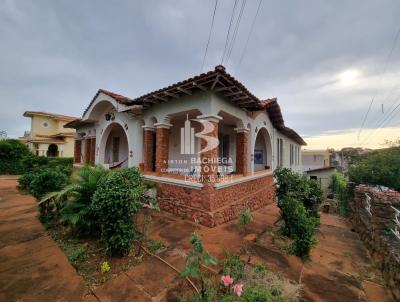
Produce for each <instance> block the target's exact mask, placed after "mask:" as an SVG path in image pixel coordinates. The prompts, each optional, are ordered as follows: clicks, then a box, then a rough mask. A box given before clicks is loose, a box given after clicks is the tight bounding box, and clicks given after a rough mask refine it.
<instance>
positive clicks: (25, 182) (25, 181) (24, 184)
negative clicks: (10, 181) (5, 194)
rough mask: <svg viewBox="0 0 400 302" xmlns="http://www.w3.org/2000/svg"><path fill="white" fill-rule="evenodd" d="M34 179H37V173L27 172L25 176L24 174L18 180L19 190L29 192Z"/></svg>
mask: <svg viewBox="0 0 400 302" xmlns="http://www.w3.org/2000/svg"><path fill="white" fill-rule="evenodd" d="M34 178H35V173H33V172H27V173H25V174H22V175H21V176H20V178H19V179H18V188H19V189H22V190H26V191H29V189H30V187H31V182H32V180H33V179H34Z"/></svg>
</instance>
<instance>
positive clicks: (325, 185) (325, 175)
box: [304, 167, 335, 194]
mask: <svg viewBox="0 0 400 302" xmlns="http://www.w3.org/2000/svg"><path fill="white" fill-rule="evenodd" d="M334 171H335V167H325V168H318V169H313V170H308V171H305V172H304V173H305V174H306V175H307V177H308V178H309V179H314V180H316V181H318V182H319V183H320V184H321V189H322V191H324V193H325V194H327V193H328V191H329V186H330V185H331V183H332V174H333V172H334Z"/></svg>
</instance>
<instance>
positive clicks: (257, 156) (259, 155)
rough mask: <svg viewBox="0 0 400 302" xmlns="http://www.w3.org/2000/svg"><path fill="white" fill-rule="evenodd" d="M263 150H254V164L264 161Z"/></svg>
mask: <svg viewBox="0 0 400 302" xmlns="http://www.w3.org/2000/svg"><path fill="white" fill-rule="evenodd" d="M263 153H264V152H263V150H254V163H255V164H256V165H262V164H263V163H264V154H263Z"/></svg>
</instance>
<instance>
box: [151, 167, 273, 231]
mask: <svg viewBox="0 0 400 302" xmlns="http://www.w3.org/2000/svg"><path fill="white" fill-rule="evenodd" d="M158 188H159V189H158V201H159V204H160V207H161V209H163V210H165V211H168V212H171V213H174V214H177V215H180V216H185V217H187V218H188V219H190V220H195V221H198V222H199V223H200V224H202V225H205V226H208V227H214V226H216V225H219V224H222V223H225V222H228V221H231V220H233V219H236V218H237V216H238V215H239V213H240V212H241V211H242V210H243V209H244V208H246V207H250V208H251V209H252V210H256V209H259V208H261V207H263V206H265V205H268V204H271V203H273V202H274V201H275V187H274V180H273V177H272V175H268V176H264V177H261V178H257V179H253V180H249V181H246V182H243V183H238V184H234V185H231V186H229V187H224V188H220V189H216V188H215V187H213V186H212V185H211V184H205V185H204V187H203V188H201V189H194V188H186V187H182V186H178V185H171V184H163V183H159V184H158Z"/></svg>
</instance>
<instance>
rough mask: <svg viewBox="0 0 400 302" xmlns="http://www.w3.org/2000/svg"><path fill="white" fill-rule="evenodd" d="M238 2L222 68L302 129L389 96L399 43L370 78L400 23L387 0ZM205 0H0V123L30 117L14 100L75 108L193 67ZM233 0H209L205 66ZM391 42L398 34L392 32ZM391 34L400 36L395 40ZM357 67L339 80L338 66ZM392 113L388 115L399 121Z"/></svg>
mask: <svg viewBox="0 0 400 302" xmlns="http://www.w3.org/2000/svg"><path fill="white" fill-rule="evenodd" d="M257 4H258V2H257V1H247V5H246V10H245V11H244V16H243V20H242V23H241V27H240V28H239V32H238V36H237V40H236V44H235V47H234V48H233V52H232V55H231V58H230V60H229V61H228V62H225V63H224V64H225V65H226V67H227V71H228V72H230V73H231V74H233V75H234V76H235V77H236V78H238V79H239V80H240V81H242V82H243V83H244V84H245V85H246V86H247V87H248V88H249V89H250V90H251V91H252V92H254V93H255V94H256V95H257V96H259V97H260V98H267V97H271V96H277V97H278V99H279V101H280V104H281V107H282V111H283V113H284V117H285V120H286V123H287V124H288V125H289V126H291V127H293V128H294V129H296V130H297V131H299V132H300V133H302V134H304V135H315V134H318V133H326V132H327V131H342V130H344V129H351V128H357V127H359V125H360V123H361V120H362V117H363V115H364V113H365V111H366V108H367V106H368V104H369V101H370V99H371V97H372V96H373V95H374V94H376V95H377V98H376V99H377V101H376V104H375V105H374V107H373V108H372V111H371V118H370V119H369V120H368V123H367V126H373V125H374V121H375V120H376V119H378V118H379V112H380V110H381V103H382V102H384V103H386V105H385V106H386V107H389V105H390V104H391V103H393V102H395V101H396V100H397V99H398V98H399V97H400V89H397V87H396V83H397V82H398V80H399V77H400V64H399V59H400V53H399V50H400V45H397V48H396V49H395V51H394V52H393V55H392V57H391V60H390V64H389V66H388V69H387V74H386V76H385V78H384V79H383V80H381V79H380V76H379V75H380V74H381V72H382V68H383V65H384V63H385V60H386V57H387V54H388V51H389V48H390V46H391V43H392V41H393V39H394V35H395V33H396V30H397V29H398V27H399V26H400V24H399V21H398V12H399V10H400V3H399V2H398V1H395V0H394V1H389V0H384V1H373V0H370V1H344V0H343V1H304V0H303V1H300V0H298V1H290V2H286V3H282V2H281V3H278V2H272V1H266V0H264V1H263V4H262V7H261V11H260V14H259V18H258V19H257V22H256V24H255V28H254V32H253V35H252V37H251V39H250V43H249V45H248V48H247V51H246V53H245V57H244V60H243V62H242V64H241V66H240V68H239V66H238V61H239V58H240V56H241V52H242V50H243V48H244V43H245V41H246V38H247V34H248V32H249V29H250V25H251V22H252V18H253V16H254V13H255V11H256V8H257ZM213 5H214V1H211V0H210V1H199V0H197V1H195V0H180V1H144V0H143V1H118V2H117V3H115V2H113V3H111V2H109V1H80V2H75V1H73V2H71V1H66V0H65V1H50V0H39V1H33V0H31V1H2V2H1V4H0V41H1V44H0V66H1V72H0V99H1V108H2V110H1V112H0V117H1V118H0V129H1V130H3V129H5V130H6V131H7V132H8V134H9V135H10V136H18V135H21V134H22V133H23V131H24V130H25V129H28V128H29V121H28V119H26V118H23V117H22V113H23V112H24V111H25V110H45V111H49V112H57V113H63V114H70V115H77V116H79V115H81V114H82V112H83V110H84V108H85V107H86V106H87V104H88V102H89V101H90V100H91V98H92V97H93V95H94V94H95V92H96V91H97V89H98V88H105V89H109V90H112V91H115V92H118V93H121V94H124V95H127V96H130V97H135V96H139V95H141V94H143V93H146V92H149V91H152V90H154V89H157V88H161V87H163V86H165V85H169V84H171V83H174V82H176V81H180V80H183V79H185V78H187V77H189V76H192V75H195V74H197V73H199V71H200V68H201V62H202V58H203V54H204V48H205V43H206V41H207V36H208V30H209V26H210V21H211V13H212V9H213ZM232 5H233V1H228V0H220V1H219V5H218V9H217V14H216V22H215V28H214V31H213V35H212V39H211V44H210V48H209V53H208V56H207V60H206V68H205V69H212V68H214V66H215V65H217V64H219V63H220V61H221V56H222V51H223V48H224V44H225V35H226V32H227V29H228V24H229V18H230V13H231V10H232ZM399 42H400V41H399ZM399 44H400V43H399ZM349 69H353V70H358V71H359V72H360V76H359V79H358V80H357V82H356V83H353V84H352V85H350V86H348V87H346V86H345V85H344V86H343V85H341V83H340V79H338V76H339V75H340V73H341V72H343V71H345V70H349ZM398 121H399V118H397V120H396V119H395V120H394V121H393V124H395V123H398Z"/></svg>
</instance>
